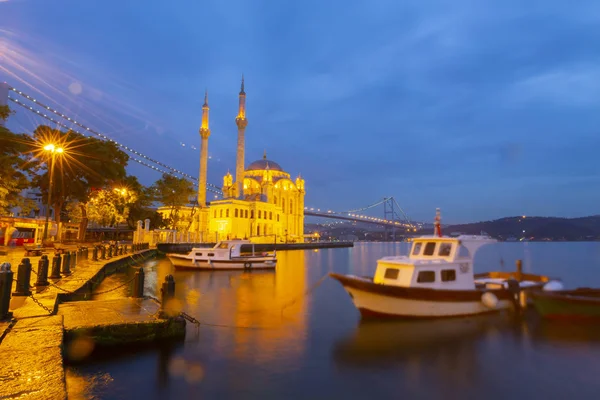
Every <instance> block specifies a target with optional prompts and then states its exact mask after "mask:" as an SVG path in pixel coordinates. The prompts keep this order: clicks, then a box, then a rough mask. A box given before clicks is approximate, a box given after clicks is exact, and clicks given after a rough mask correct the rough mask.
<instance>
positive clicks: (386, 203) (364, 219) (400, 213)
mask: <svg viewBox="0 0 600 400" xmlns="http://www.w3.org/2000/svg"><path fill="white" fill-rule="evenodd" d="M1 85H4V89H5V90H6V91H7V92H8V96H7V98H6V99H2V98H0V104H4V103H3V102H4V101H5V100H9V101H11V102H12V103H14V104H15V105H17V106H18V107H19V108H23V109H25V110H27V111H28V112H30V113H33V114H34V115H37V116H39V117H41V118H44V119H46V120H48V121H50V122H52V123H53V124H55V125H56V126H60V127H61V128H64V129H67V130H70V131H73V132H76V133H78V134H80V135H83V136H95V137H97V138H99V139H101V140H107V141H109V142H113V143H114V144H115V145H117V146H118V147H119V148H120V149H121V150H122V151H124V152H125V153H127V154H128V155H129V158H130V160H132V161H134V162H136V163H138V164H140V165H143V166H144V167H146V168H149V169H152V170H153V171H156V172H159V173H162V174H170V175H173V176H176V177H183V178H186V179H188V180H190V181H191V182H192V183H193V184H194V185H195V186H196V187H197V186H198V178H197V177H195V176H192V175H190V174H187V173H185V172H183V171H181V170H179V169H177V168H173V167H171V166H169V165H167V164H165V163H163V162H160V161H158V160H156V159H155V158H153V157H150V156H147V155H146V154H143V153H142V152H140V151H137V150H135V149H133V148H132V147H131V146H127V145H125V144H123V143H120V142H118V141H117V140H114V139H112V138H111V137H109V136H107V135H105V134H103V133H101V132H97V131H96V130H94V129H92V128H90V127H88V126H85V125H84V124H83V123H81V122H79V121H77V120H76V119H75V118H71V117H70V116H68V115H65V114H63V113H62V112H60V111H58V110H57V109H55V108H53V107H50V106H48V105H46V104H44V103H42V102H41V101H39V100H38V99H36V98H35V97H33V96H30V95H29V94H27V93H25V92H23V91H21V90H18V89H16V88H14V87H12V86H10V85H8V84H7V83H0V86H1ZM0 93H1V92H0ZM206 190H207V191H210V192H212V193H213V194H215V198H217V199H218V198H222V197H223V192H222V190H221V188H220V187H219V186H217V185H214V184H212V183H208V184H207V187H206ZM381 206H383V218H379V217H373V216H369V215H367V214H365V212H366V211H368V210H376V208H377V207H381ZM304 215H306V216H312V217H321V218H328V219H337V220H345V221H352V222H361V223H366V224H372V225H378V226H383V227H385V229H386V231H388V230H392V232H393V233H395V232H396V230H404V231H405V232H410V231H413V232H415V231H416V230H417V229H418V228H420V226H418V225H419V224H417V223H415V222H413V221H411V220H410V218H409V217H408V216H407V214H406V213H405V212H404V210H403V209H402V208H401V207H400V206H399V204H398V202H397V201H396V200H395V199H394V197H384V198H383V199H381V200H379V201H377V202H375V203H373V204H370V205H368V206H366V207H362V208H358V209H355V210H349V211H341V212H340V211H333V210H330V209H328V210H325V209H323V211H322V210H321V209H320V208H314V207H305V210H304Z"/></svg>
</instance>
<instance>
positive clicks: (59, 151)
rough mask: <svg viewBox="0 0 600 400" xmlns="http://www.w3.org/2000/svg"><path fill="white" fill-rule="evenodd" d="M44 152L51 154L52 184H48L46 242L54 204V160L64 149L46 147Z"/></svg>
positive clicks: (52, 146)
mask: <svg viewBox="0 0 600 400" xmlns="http://www.w3.org/2000/svg"><path fill="white" fill-rule="evenodd" d="M44 150H46V151H49V152H50V183H49V184H48V205H47V206H46V223H45V224H44V241H45V240H46V239H48V218H49V217H50V205H51V204H52V183H53V182H54V160H55V159H56V154H62V153H63V152H64V149H63V148H62V147H57V146H55V145H53V144H47V145H46V146H44Z"/></svg>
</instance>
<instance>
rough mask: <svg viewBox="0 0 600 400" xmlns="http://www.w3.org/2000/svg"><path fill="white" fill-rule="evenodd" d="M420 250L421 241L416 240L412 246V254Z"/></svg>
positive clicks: (416, 253) (414, 254)
mask: <svg viewBox="0 0 600 400" xmlns="http://www.w3.org/2000/svg"><path fill="white" fill-rule="evenodd" d="M420 252H421V243H420V242H417V243H415V246H414V247H413V252H412V253H413V256H418V255H419V253H420Z"/></svg>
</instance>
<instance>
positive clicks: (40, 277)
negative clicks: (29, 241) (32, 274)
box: [35, 254, 50, 286]
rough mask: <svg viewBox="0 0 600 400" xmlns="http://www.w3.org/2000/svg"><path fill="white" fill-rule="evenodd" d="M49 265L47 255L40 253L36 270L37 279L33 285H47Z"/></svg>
mask: <svg viewBox="0 0 600 400" xmlns="http://www.w3.org/2000/svg"><path fill="white" fill-rule="evenodd" d="M49 265H50V260H48V256H47V255H45V254H44V255H42V258H40V261H38V270H37V272H38V273H37V281H36V282H35V286H48V285H49V284H50V283H49V282H48V267H49Z"/></svg>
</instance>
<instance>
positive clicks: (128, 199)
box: [67, 187, 137, 227]
mask: <svg viewBox="0 0 600 400" xmlns="http://www.w3.org/2000/svg"><path fill="white" fill-rule="evenodd" d="M136 200H137V195H136V193H135V192H133V191H131V190H127V189H126V188H121V187H118V188H105V189H98V190H94V191H93V192H92V194H90V196H89V200H88V202H87V203H84V204H82V203H80V202H71V203H69V204H68V205H67V208H68V211H69V216H70V217H71V219H75V220H77V221H81V219H82V218H83V215H84V210H85V215H86V216H87V218H88V221H89V222H92V223H95V224H97V225H99V226H101V227H113V226H117V225H118V224H120V223H122V222H125V221H126V220H127V217H128V215H129V207H130V205H131V204H133V203H135V201H136Z"/></svg>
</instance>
